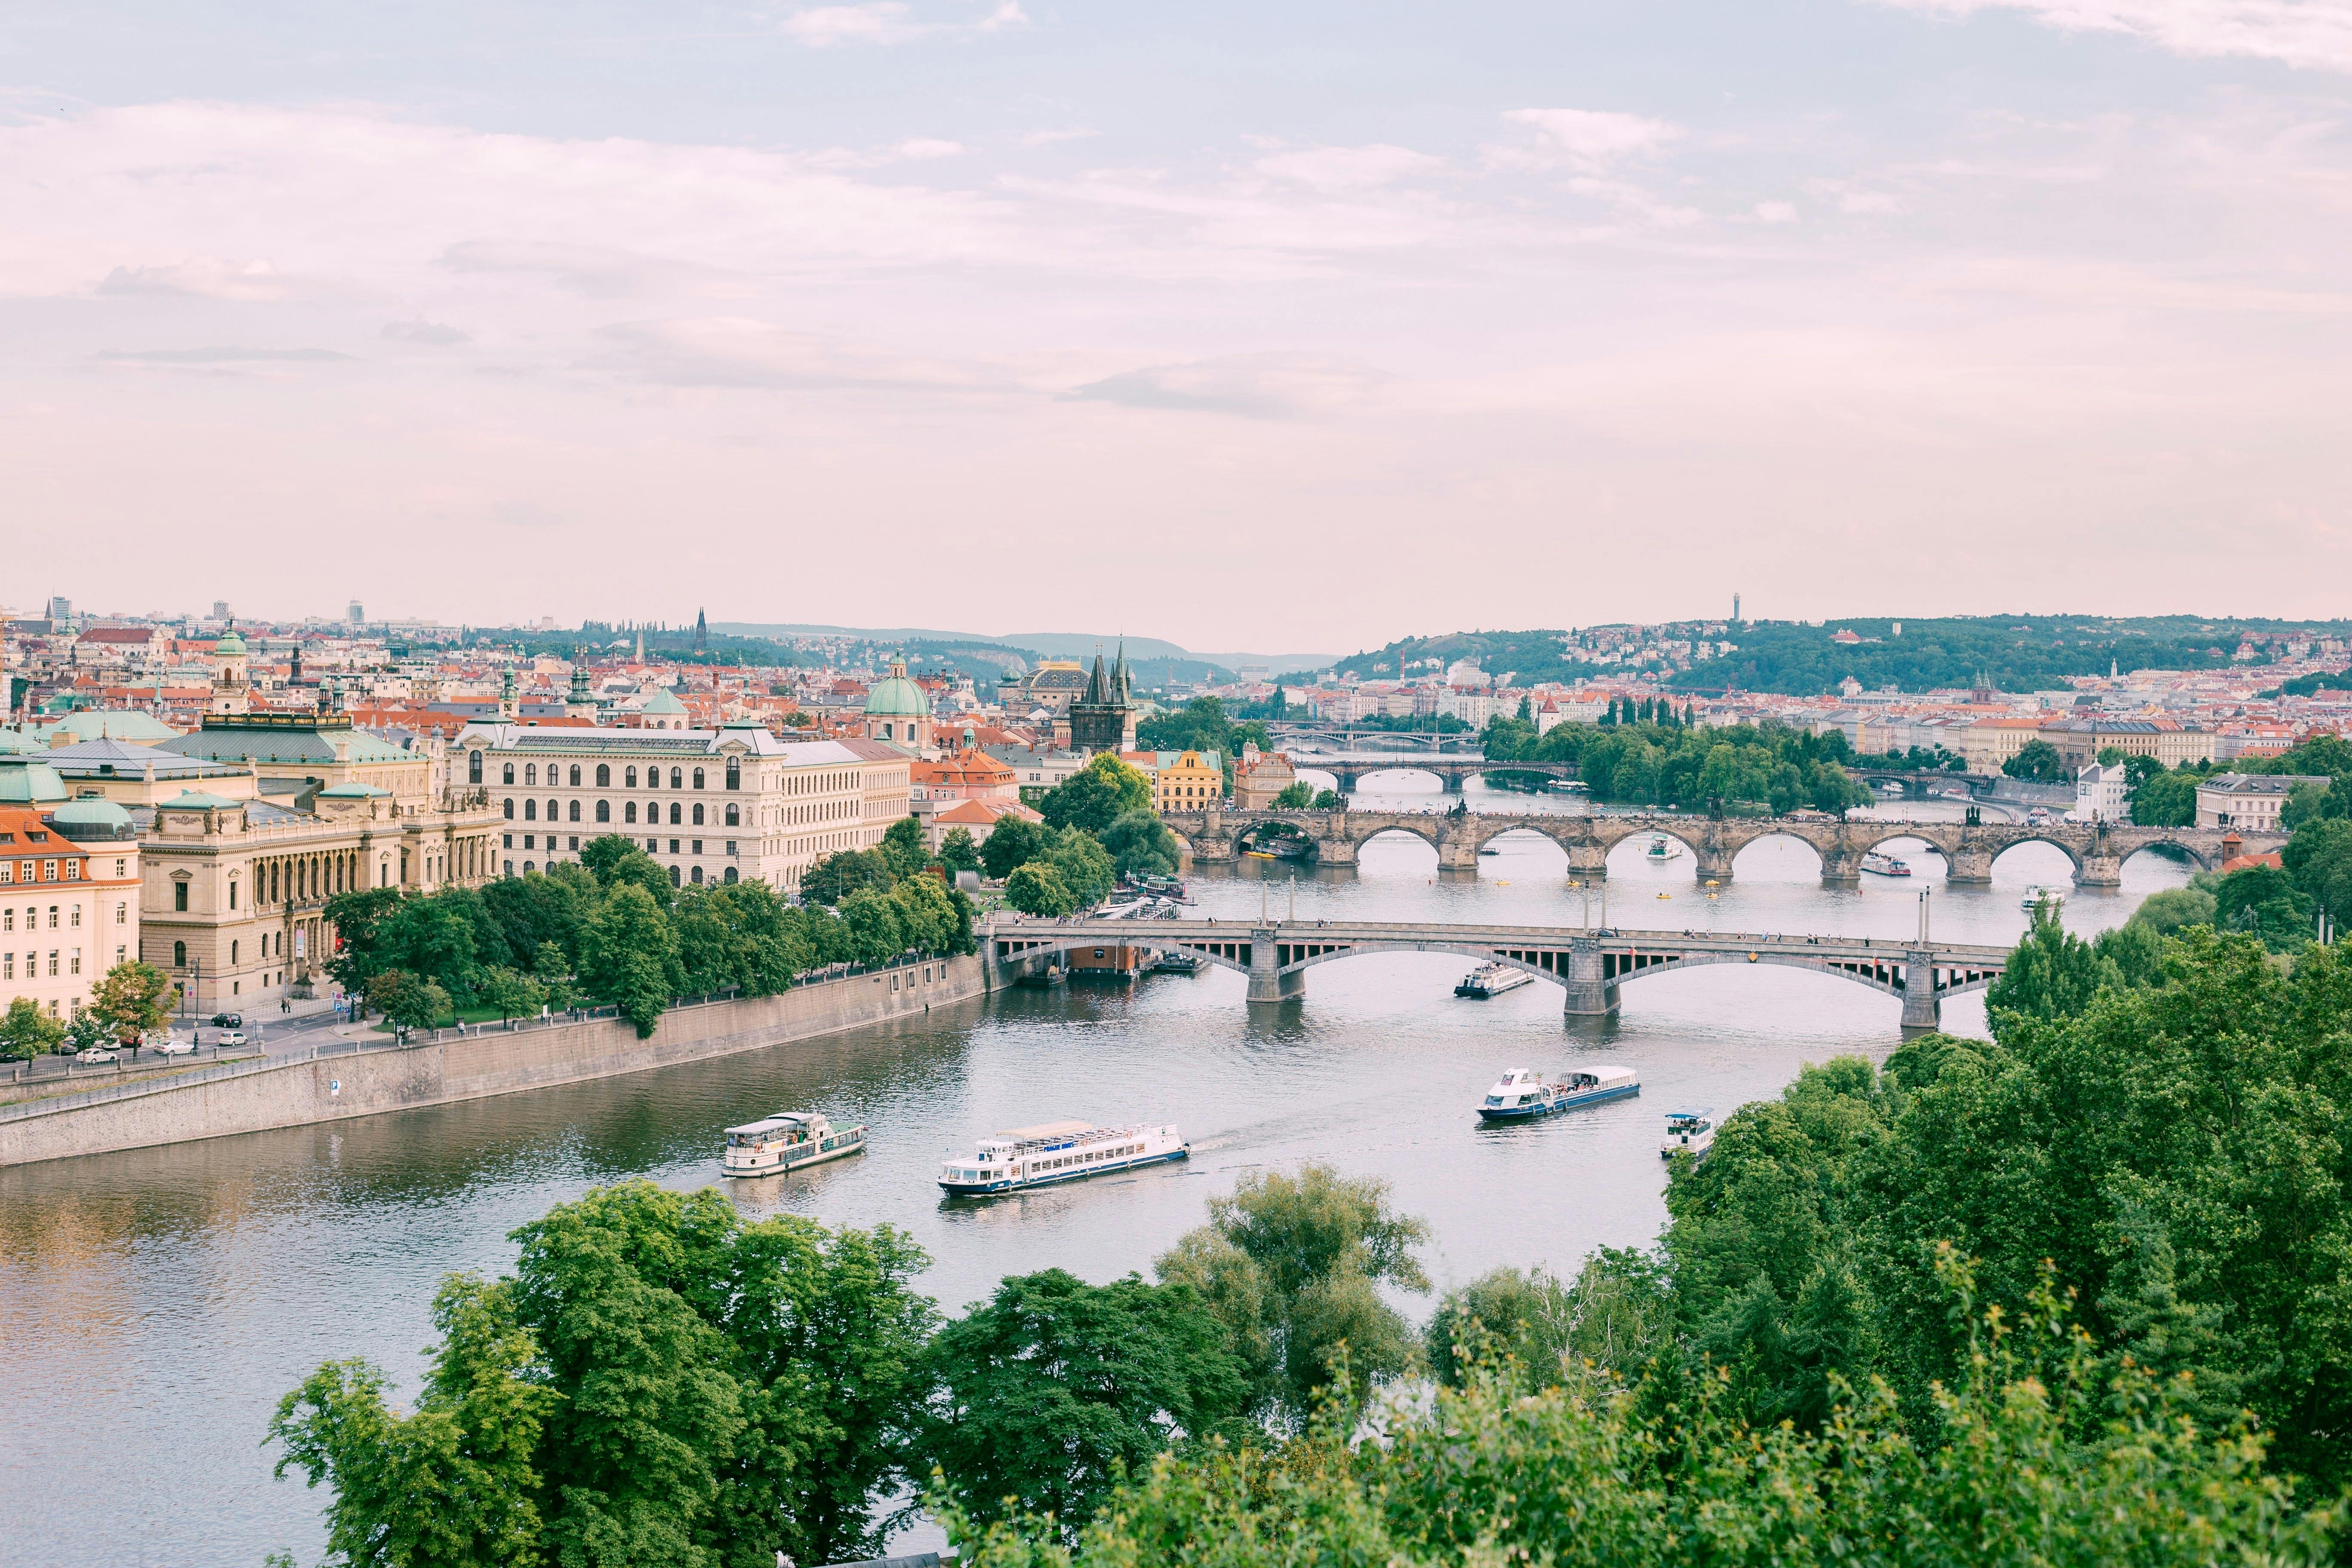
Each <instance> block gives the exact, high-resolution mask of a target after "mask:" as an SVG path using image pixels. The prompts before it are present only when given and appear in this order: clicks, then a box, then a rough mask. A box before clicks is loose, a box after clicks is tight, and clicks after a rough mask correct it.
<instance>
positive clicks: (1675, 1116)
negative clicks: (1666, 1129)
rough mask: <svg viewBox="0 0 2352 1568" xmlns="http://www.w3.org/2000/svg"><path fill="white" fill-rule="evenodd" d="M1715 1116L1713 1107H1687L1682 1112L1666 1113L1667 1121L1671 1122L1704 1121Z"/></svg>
mask: <svg viewBox="0 0 2352 1568" xmlns="http://www.w3.org/2000/svg"><path fill="white" fill-rule="evenodd" d="M1714 1114H1715V1108H1714V1107H1713V1106H1709V1105H1696V1106H1690V1107H1687V1108H1685V1109H1684V1110H1669V1111H1667V1112H1666V1120H1667V1121H1706V1119H1707V1118H1708V1117H1710V1116H1713V1115H1714Z"/></svg>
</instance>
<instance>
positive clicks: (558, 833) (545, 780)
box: [452, 721, 912, 892]
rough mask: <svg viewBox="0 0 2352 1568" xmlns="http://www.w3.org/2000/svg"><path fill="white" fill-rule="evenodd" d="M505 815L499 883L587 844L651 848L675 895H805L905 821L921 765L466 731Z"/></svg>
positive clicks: (503, 729)
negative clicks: (762, 885)
mask: <svg viewBox="0 0 2352 1568" xmlns="http://www.w3.org/2000/svg"><path fill="white" fill-rule="evenodd" d="M452 753H453V763H455V764H456V765H457V768H458V770H459V771H460V772H461V773H462V776H463V777H464V778H465V780H466V781H467V784H466V785H465V787H469V788H470V787H475V786H476V784H478V787H480V788H481V789H483V790H484V791H486V792H487V794H488V796H489V798H490V800H491V801H492V803H493V808H494V809H495V810H496V811H497V812H498V814H499V824H498V826H499V874H501V875H505V876H516V875H520V874H521V873H523V872H526V871H534V870H544V869H545V868H547V867H548V866H549V865H551V864H555V863H559V862H562V861H564V860H576V859H578V858H579V857H580V851H581V849H582V848H583V847H584V846H585V845H586V844H587V843H588V842H589V841H590V840H592V839H593V838H596V837H600V836H602V835H604V834H613V833H616V834H620V835H622V836H624V837H628V838H631V839H634V840H635V841H636V842H637V843H639V844H641V845H643V846H644V847H645V850H646V854H648V855H650V856H652V857H653V858H654V859H655V860H656V862H658V863H659V864H661V865H663V866H666V867H667V868H669V875H670V880H671V881H672V882H673V883H675V884H677V885H678V886H680V887H692V886H700V885H702V884H704V883H708V882H735V881H747V880H759V881H764V882H766V883H767V884H768V885H769V886H771V887H772V888H775V889H778V890H780V891H784V892H790V891H793V889H797V888H798V887H799V886H800V879H801V873H802V872H803V871H804V870H806V869H807V868H808V866H809V865H810V863H811V862H813V861H814V860H815V859H816V858H818V857H820V856H823V855H829V854H832V853H834V852H835V851H836V850H842V849H870V848H872V847H874V846H875V845H877V844H878V843H880V842H881V840H882V835H883V834H884V833H886V832H887V831H888V830H889V827H890V825H891V824H892V823H894V822H896V821H897V820H898V818H900V817H902V816H907V815H908V801H909V783H910V780H909V776H908V774H909V769H910V767H911V765H912V759H910V758H909V757H908V754H907V752H904V751H902V750H900V749H899V748H898V746H896V745H892V744H887V743H885V742H879V741H865V740H843V741H799V742H793V741H781V740H778V739H777V738H776V737H775V736H774V735H772V734H771V733H770V732H769V731H768V729H767V727H766V726H765V725H763V724H759V723H756V722H751V721H745V722H742V723H737V724H729V725H727V726H725V727H724V728H721V729H718V730H637V729H607V728H586V727H581V726H545V727H541V726H536V725H530V724H513V723H496V724H489V723H476V724H469V725H467V727H466V729H465V730H463V731H460V732H459V734H458V736H457V742H456V744H455V746H454V747H453V748H452Z"/></svg>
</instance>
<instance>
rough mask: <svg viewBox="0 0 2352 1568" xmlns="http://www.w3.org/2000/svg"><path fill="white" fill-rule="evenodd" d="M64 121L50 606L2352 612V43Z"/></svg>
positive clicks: (1162, 15) (313, 87)
mask: <svg viewBox="0 0 2352 1568" xmlns="http://www.w3.org/2000/svg"><path fill="white" fill-rule="evenodd" d="M0 87H5V104H4V105H0V203H5V210H7V212H8V213H9V215H10V220H9V222H8V223H7V225H6V226H5V229H0V322H5V329H0V330H5V335H6V342H7V344H8V347H9V350H10V352H9V353H8V354H7V355H6V356H5V365H0V378H5V380H0V414H5V417H0V458H5V464H6V471H7V472H8V474H9V476H10V479H11V480H12V481H13V482H12V484H11V487H10V493H9V497H8V501H7V515H8V516H9V517H10V518H11V520H12V521H14V522H15V523H16V527H15V528H12V530H11V531H10V532H11V542H12V543H13V544H14V545H15V546H16V548H15V549H14V550H12V551H11V552H10V559H9V561H8V563H7V564H6V566H5V568H0V603H5V604H7V605H11V606H13V607H16V608H17V609H18V610H19V611H20V612H21V611H23V610H26V609H28V608H30V607H32V606H34V605H37V603H38V602H39V601H40V600H42V599H43V598H45V597H46V596H47V595H50V594H52V593H63V594H67V595H69V596H71V597H73V598H74V599H75V600H76V601H77V603H78V604H84V605H90V606H92V607H103V608H107V609H119V610H125V611H132V612H134V613H135V612H137V611H139V610H141V609H142V608H146V607H153V606H164V607H171V608H174V609H177V608H185V607H191V606H194V607H201V606H203V605H208V604H209V603H210V602H211V601H212V600H214V599H216V598H217V599H226V600H228V601H230V602H231V603H232V605H250V606H253V607H254V608H255V610H256V611H257V613H278V614H285V613H289V611H286V610H278V611H275V612H272V611H270V610H269V609H268V606H276V605H287V606H291V605H316V606H318V607H317V608H316V609H314V610H310V611H309V612H307V613H313V614H333V613H335V612H336V611H337V610H339V609H340V607H341V604H342V601H343V600H344V599H346V598H350V597H356V598H359V599H361V600H362V601H363V602H364V603H365V604H366V605H367V606H368V608H369V611H370V613H371V614H373V615H376V616H387V617H391V616H400V617H406V616H418V617H426V618H433V619H439V620H446V621H452V622H467V623H487V622H496V621H505V620H520V619H530V618H536V617H538V616H553V617H555V618H556V619H557V620H558V621H559V622H562V623H569V624H577V623H578V622H579V621H580V620H581V619H583V618H626V617H634V616H662V615H665V614H666V615H667V616H669V617H670V618H673V619H677V618H685V619H688V620H690V619H691V618H692V616H693V613H694V611H695V610H696V609H697V608H701V609H704V610H706V611H707V612H708V614H709V617H710V619H711V620H713V621H719V620H726V621H735V622H824V623H833V624H840V625H845V626H854V625H859V624H866V625H874V626H960V625H973V624H980V625H990V624H1021V623H1027V624H1030V625H1037V624H1052V623H1054V622H1057V621H1059V622H1066V623H1071V624H1094V625H1101V624H1111V623H1124V624H1127V625H1129V626H1130V628H1131V629H1134V630H1136V631H1138V632H1139V634H1140V635H1145V636H1150V637H1161V638H1165V639H1168V640H1170V641H1172V642H1175V643H1178V644H1180V645H1181V646H1183V647H1190V648H1209V649H1217V648H1228V649H1230V648H1240V647H1267V648H1277V647H1290V648H1329V649H1334V650H1348V649H1354V648H1357V647H1378V646H1381V644H1382V643H1385V642H1386V641H1389V640H1391V639H1392V638H1394V637H1405V636H1415V635H1423V636H1425V635H1435V634H1436V633H1438V632H1440V631H1444V630H1451V629H1455V628H1475V627H1481V626H1483V627H1533V626H1581V625H1590V624H1594V623H1598V622H1606V621H1621V620H1633V621H1656V620H1666V619H1685V618H1696V617H1699V616H1722V615H1727V614H1728V612H1729V609H1730V604H1731V595H1733V594H1734V593H1739V594H1741V595H1743V597H1744V608H1745V609H1746V611H1747V613H1748V615H1749V616H1759V617H1771V618H1799V617H1801V618H1805V619H1814V618H1820V617H1822V616H1837V615H1839V614H1841V613H1855V611H1854V606H1856V605H1869V606H1872V607H1873V608H1872V609H1871V611H1870V612H1869V613H1874V614H1894V615H1903V614H1909V615H1913V616H1919V617H1927V616H1937V615H1946V614H1998V613H2013V612H2021V611H2043V612H2047V611H2052V610H2058V609H2069V610H2070V611H2073V612H2074V613H2100V614H2108V615H2141V614H2168V613H2184V612H2181V611H2180V610H2179V606H2180V605H2182V604H2183V603H2185V602H2189V601H2194V600H2199V599H2204V600H2209V601H2210V600H2217V599H2228V600H2235V601H2237V603H2238V606H2239V610H2240V612H2241V613H2244V612H2246V611H2250V610H2259V611H2260V613H2262V614H2263V615H2269V616H2287V617H2303V616H2323V615H2327V614H2331V613H2336V612H2338V611H2340V608H2341V603H2342V596H2341V594H2340V592H2338V591H2336V590H2334V589H2331V587H2330V584H2342V583H2343V582H2345V581H2347V568H2352V543H2348V542H2347V524H2346V521H2345V516H2344V505H2343V501H2342V499H2341V498H2342V496H2343V494H2344V491H2345V479H2346V475H2345V471H2344V470H2345V468H2346V466H2347V458H2346V456H2345V453H2346V451H2347V442H2346V441H2345V439H2344V437H2343V434H2342V429H2341V427H2342V425H2343V416H2342V414H2341V412H2340V407H2341V403H2342V397H2343V393H2342V387H2343V385H2344V384H2345V380H2346V373H2347V368H2352V367H2347V343H2346V342H2345V336H2346V333H2345V322H2346V320H2347V314H2348V313H2352V289H2347V283H2346V279H2345V278H2344V270H2345V261H2344V259H2343V258H2344V257H2345V255H2346V252H2347V247H2346V246H2345V243H2344V242H2345V239H2346V237H2347V235H2346V230H2347V223H2346V209H2347V201H2352V155H2347V153H2348V152H2352V150H2348V149H2347V130H2346V127H2347V123H2352V121H2347V106H2352V5H2347V4H2345V3H2344V0H2328V3H2326V4H2312V5H2286V6H2282V5H2270V4H2266V3H2263V0H2095V3H2093V0H1808V3H1799V4H1782V5H1772V6H1761V7H1759V6H1737V5H1725V4H1722V3H1720V0H1713V3H1708V4H1682V5H1664V6H1634V5H1622V4H1606V5H1603V4H1593V5H1582V6H1578V7H1574V8H1563V9H1559V10H1558V11H1555V12H1538V11H1536V10H1534V9H1533V8H1529V7H1505V6H1495V5H1471V6H1458V7H1446V8H1444V9H1442V10H1441V9H1434V8H1432V9H1416V8H1410V7H1401V6H1391V7H1375V8H1365V7H1342V6H1339V5H1305V6H1292V7H1281V8H1276V9H1273V10H1267V9H1265V8H1262V7H1245V6H1239V5H1208V6H1203V7H1192V8H1188V9H1187V10H1185V11H1184V12H1183V13H1181V14H1171V13H1168V12H1166V11H1165V10H1164V9H1162V8H1145V7H1140V6H1108V7H1096V8H1091V9H1088V10H1085V11H1080V10H1076V9H1069V10H1064V9H1058V8H1055V7H1053V6H1051V5H1044V4H1032V3H1030V0H978V3H961V0H954V3H950V0H937V3H934V0H866V3H854V4H838V5H779V6H774V7H754V8H748V9H744V8H733V7H727V6H720V5H709V4H698V3H693V0H689V3H688V4H684V5H666V6H661V7H655V6H651V5H643V4H640V3H637V0H609V3H604V4H592V5H584V6H581V5H574V6H567V7H557V6H553V5H541V4H529V5H500V6H494V7H488V8H484V7H479V6H460V5H455V4H452V3H450V0H426V3H425V4H420V5H413V6H408V7H404V8H401V9H400V10H398V11H397V12H396V13H393V12H385V11H383V10H382V9H381V8H370V7H363V6H359V5H351V4H347V3H332V4H324V5H310V6H303V7H294V6H285V5H277V6H263V7H247V8H244V9H242V10H231V11H227V12H201V13H194V12H187V11H185V10H184V9H181V8H176V7H168V6H162V5H152V4H145V5H141V4H132V5H113V6H104V7H98V8H91V7H87V6H72V5H65V4H62V0H27V3H26V4H25V5H19V6H16V7H12V8H11V11H10V14H9V16H7V17H6V18H5V20H0ZM2331 453H2333V454H2335V455H2334V456H2332V457H2331V456H2330V455H2329V454H2331ZM2282 567H2287V568H2289V569H2287V570H2281V568H2282ZM2249 600H2255V601H2260V603H2259V604H2256V605H2249V604H2248V603H2247V601H2249ZM2086 603H2088V604H2091V605H2095V606H2096V609H2095V612H2094V611H2083V610H2080V606H2082V605H2084V604H2086ZM1881 605H1884V606H1889V607H1888V608H1884V609H1881V608H1878V607H1877V606H1881ZM290 613H295V614H300V613H305V612H303V611H299V610H295V611H291V612H290Z"/></svg>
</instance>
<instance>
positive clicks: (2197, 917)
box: [2131, 888, 2218, 936]
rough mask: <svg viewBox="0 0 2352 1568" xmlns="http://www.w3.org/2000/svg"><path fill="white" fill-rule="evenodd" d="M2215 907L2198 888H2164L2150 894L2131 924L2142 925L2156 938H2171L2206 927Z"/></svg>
mask: <svg viewBox="0 0 2352 1568" xmlns="http://www.w3.org/2000/svg"><path fill="white" fill-rule="evenodd" d="M2217 907H2218V906H2217V905H2216V904H2215V903H2214V901H2213V895H2212V894H2210V893H2209V892H2207V891H2206V890H2205V889H2202V888H2167V889H2164V891H2162V892H2160V893H2150V894H2149V895H2148V896H2147V898H2145V899H2143V900H2140V906H2139V908H2137V909H2136V910H2133V911H2132V917H2131V923H2132V924H2134V925H2144V926H2147V928H2148V929H2150V930H2151V931H2155V932H2156V933H2157V934H2158V935H2159V936H2171V935H2173V934H2175V933H2176V932H2178V931H2181V930H2182V929H2184V928H2186V927H2189V926H2209V925H2211V924H2212V923H2213V911H2214V910H2215V909H2216V908H2217Z"/></svg>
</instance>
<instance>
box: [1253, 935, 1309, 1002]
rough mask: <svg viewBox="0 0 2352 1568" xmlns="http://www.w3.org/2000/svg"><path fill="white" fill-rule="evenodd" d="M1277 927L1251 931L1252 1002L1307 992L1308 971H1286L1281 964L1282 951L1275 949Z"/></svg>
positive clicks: (1286, 998)
mask: <svg viewBox="0 0 2352 1568" xmlns="http://www.w3.org/2000/svg"><path fill="white" fill-rule="evenodd" d="M1281 935H1282V933H1281V932H1280V931H1251V932H1250V967H1249V999H1250V1001H1252V1002H1254V1003H1255V1002H1266V1003H1273V1002H1287V1001H1288V1000H1290V999H1291V998H1292V997H1294V996H1304V995H1305V994H1307V975H1306V973H1305V972H1304V971H1302V970H1293V971H1291V972H1290V973H1288V974H1285V973H1282V971H1281V968H1280V959H1281V955H1280V954H1279V953H1278V952H1276V949H1275V942H1276V940H1277V939H1278V938H1280V936H1281Z"/></svg>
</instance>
